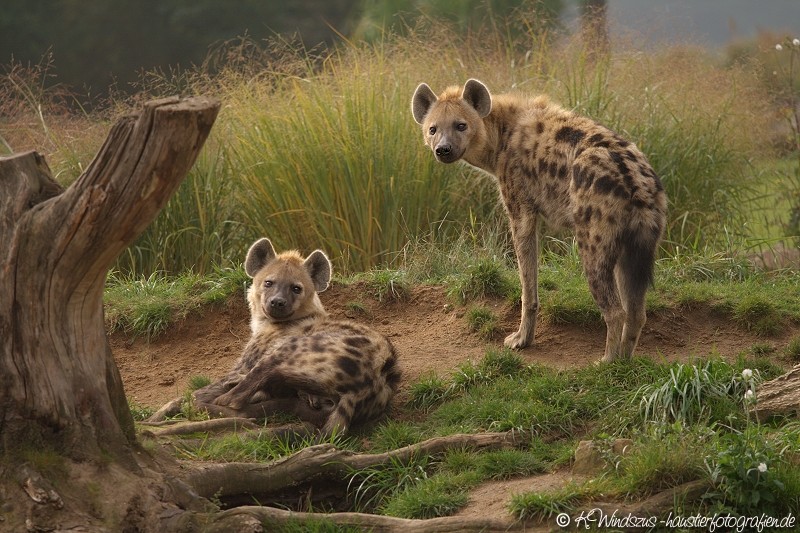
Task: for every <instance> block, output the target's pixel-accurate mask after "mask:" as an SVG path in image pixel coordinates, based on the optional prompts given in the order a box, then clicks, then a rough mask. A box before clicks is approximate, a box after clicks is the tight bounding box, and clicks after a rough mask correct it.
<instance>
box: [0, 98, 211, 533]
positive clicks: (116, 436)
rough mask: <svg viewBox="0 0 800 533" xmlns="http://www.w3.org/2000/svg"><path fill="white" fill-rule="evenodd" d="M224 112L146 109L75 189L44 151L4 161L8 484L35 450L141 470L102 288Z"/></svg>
mask: <svg viewBox="0 0 800 533" xmlns="http://www.w3.org/2000/svg"><path fill="white" fill-rule="evenodd" d="M218 110H219V104H218V103H217V102H216V101H213V100H210V99H207V98H190V99H183V100H181V99H178V98H168V99H162V100H156V101H152V102H150V103H148V104H146V105H145V106H144V108H143V110H142V112H141V113H140V114H139V115H136V116H128V117H124V118H122V119H120V120H119V121H118V122H117V123H116V125H115V126H114V127H113V128H112V129H111V132H110V133H109V136H108V138H107V139H106V141H105V143H104V144H103V146H102V148H101V149H100V152H99V153H98V154H97V156H96V157H95V158H94V160H93V161H92V163H91V164H90V165H89V167H88V168H87V170H86V172H84V173H83V175H81V176H80V177H79V178H78V179H77V180H76V181H75V182H74V183H73V184H72V185H71V186H70V187H69V188H67V189H64V188H63V187H61V186H60V185H59V184H57V183H56V182H55V181H54V180H53V179H52V177H51V173H50V170H49V168H48V166H47V164H46V163H45V161H44V158H43V157H42V156H41V155H39V154H37V153H35V152H28V153H22V154H15V155H13V156H11V157H6V158H0V435H1V436H2V439H1V440H0V443H1V444H0V446H2V451H3V457H4V461H3V462H2V463H0V480H4V481H5V480H9V479H13V478H14V477H15V476H17V473H15V472H12V471H11V470H13V469H14V468H15V465H19V464H20V463H22V462H23V460H24V459H25V458H26V457H28V456H29V452H31V451H35V452H37V453H41V452H42V451H52V452H54V453H55V454H57V455H58V456H59V457H62V458H66V459H68V460H70V461H74V462H78V463H85V462H90V463H91V462H97V463H98V464H99V463H105V464H108V463H109V458H110V461H111V463H113V464H114V465H122V466H123V468H124V469H126V470H127V471H129V472H132V473H139V472H140V465H138V464H137V460H136V457H135V454H134V444H135V434H134V426H133V420H132V418H131V415H130V411H129V409H128V404H127V400H126V398H125V393H124V390H123V386H122V381H121V378H120V374H119V371H118V369H117V366H116V363H115V362H114V359H113V357H112V355H111V350H110V348H109V344H108V341H107V338H106V333H105V327H104V323H103V287H104V283H105V279H106V274H107V272H108V269H109V268H110V266H111V265H112V263H113V261H114V260H115V259H116V257H117V256H118V255H119V254H120V253H121V252H122V251H123V250H124V249H125V248H126V247H127V246H128V245H130V244H131V243H132V242H133V241H134V240H135V239H136V237H138V236H139V235H140V234H141V233H142V232H143V231H144V229H145V228H146V227H147V225H148V224H149V223H150V222H152V220H153V219H154V218H155V217H156V215H157V214H158V213H159V211H160V210H161V209H162V208H163V207H164V205H165V204H166V202H167V200H168V199H169V198H170V196H171V195H172V194H173V193H174V192H175V190H176V189H177V187H178V186H179V184H180V183H181V181H182V180H183V179H184V177H185V176H186V174H187V173H188V171H189V169H190V168H191V166H192V165H193V164H194V161H195V159H196V158H197V155H198V153H199V151H200V149H201V147H202V145H203V143H204V142H205V140H206V138H207V137H208V134H209V132H210V130H211V126H212V125H213V123H214V120H215V119H216V116H217V112H218ZM40 474H42V473H41V472H40ZM22 477H24V478H25V479H33V478H32V477H31V476H25V475H23V476H22ZM2 483H3V481H0V500H5V499H6V496H5V493H6V491H4V490H3V489H4V487H3V486H2ZM20 483H22V481H20ZM8 490H11V489H8ZM8 499H9V501H14V499H12V498H8ZM21 499H22V500H25V498H24V497H23V498H21ZM65 500H68V498H65ZM0 503H2V501H0ZM28 503H30V502H28ZM67 503H68V502H67ZM31 505H35V504H31ZM34 510H35V509H34ZM15 511H18V512H21V511H22V509H21V508H15ZM31 512H32V511H31V509H28V510H27V513H28V514H29V515H30V514H31ZM8 514H9V513H4V515H8ZM10 514H11V515H14V516H16V515H15V513H10ZM34 514H35V513H34ZM23 523H24V522H23ZM8 525H10V526H12V528H13V527H14V524H9V523H8V522H6V526H8ZM33 525H34V526H36V527H48V526H50V525H52V524H41V525H39V524H36V523H35V520H34V524H33ZM0 527H5V526H0ZM23 527H24V526H23Z"/></svg>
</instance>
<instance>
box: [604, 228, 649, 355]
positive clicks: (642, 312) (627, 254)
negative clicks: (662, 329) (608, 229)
mask: <svg viewBox="0 0 800 533" xmlns="http://www.w3.org/2000/svg"><path fill="white" fill-rule="evenodd" d="M629 233H630V232H629ZM621 242H622V243H624V244H623V249H622V254H621V255H620V259H619V263H617V267H616V269H615V271H614V274H615V278H616V282H617V288H618V289H619V294H620V297H621V299H622V307H623V308H624V309H625V325H624V327H623V329H622V339H621V344H620V356H621V357H631V356H632V355H633V352H634V350H636V345H637V344H638V343H639V336H640V335H641V333H642V329H643V328H644V325H645V322H646V321H647V310H646V303H645V296H646V294H647V289H648V287H649V285H650V284H651V283H652V281H653V263H654V262H655V254H656V249H655V248H656V244H657V241H655V240H654V241H653V242H652V243H650V242H647V241H644V242H643V241H642V236H641V235H636V234H628V235H625V234H623V237H622V239H621Z"/></svg>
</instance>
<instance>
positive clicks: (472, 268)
mask: <svg viewBox="0 0 800 533" xmlns="http://www.w3.org/2000/svg"><path fill="white" fill-rule="evenodd" d="M514 279H515V276H514V275H513V274H512V273H511V271H509V269H508V268H507V267H506V266H505V264H503V263H502V262H501V261H498V260H492V259H483V260H481V261H479V262H478V263H475V264H470V265H468V266H467V268H466V269H465V270H464V272H463V274H460V275H457V276H455V278H454V279H453V280H451V281H450V283H449V286H448V292H449V293H450V295H451V296H452V297H455V298H456V299H457V300H458V301H459V302H461V303H464V302H468V301H473V300H479V299H483V298H491V297H494V298H505V299H511V298H513V297H514V296H516V293H515V290H514V289H515V283H514Z"/></svg>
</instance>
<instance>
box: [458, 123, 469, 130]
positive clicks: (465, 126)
mask: <svg viewBox="0 0 800 533" xmlns="http://www.w3.org/2000/svg"><path fill="white" fill-rule="evenodd" d="M456 129H457V130H458V131H466V129H467V123H466V122H459V123H458V124H456Z"/></svg>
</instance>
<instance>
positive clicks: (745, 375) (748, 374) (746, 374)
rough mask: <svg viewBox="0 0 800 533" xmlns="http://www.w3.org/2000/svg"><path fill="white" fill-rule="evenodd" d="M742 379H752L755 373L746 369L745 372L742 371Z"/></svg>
mask: <svg viewBox="0 0 800 533" xmlns="http://www.w3.org/2000/svg"><path fill="white" fill-rule="evenodd" d="M742 377H743V378H744V379H750V378H752V377H753V371H752V370H750V369H749V368H745V369H744V370H742Z"/></svg>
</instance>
